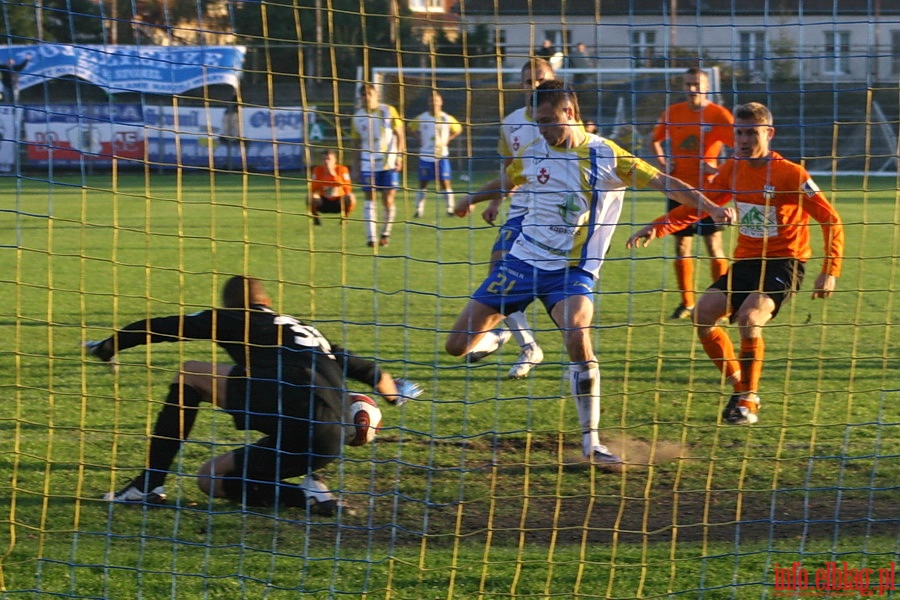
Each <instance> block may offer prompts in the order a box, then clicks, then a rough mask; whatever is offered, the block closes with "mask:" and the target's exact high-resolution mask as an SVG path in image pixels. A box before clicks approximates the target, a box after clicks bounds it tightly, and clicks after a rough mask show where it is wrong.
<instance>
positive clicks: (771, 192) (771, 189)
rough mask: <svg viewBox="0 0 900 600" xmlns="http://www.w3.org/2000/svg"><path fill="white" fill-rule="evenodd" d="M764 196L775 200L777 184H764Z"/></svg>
mask: <svg viewBox="0 0 900 600" xmlns="http://www.w3.org/2000/svg"><path fill="white" fill-rule="evenodd" d="M763 198H765V199H766V200H774V199H775V186H774V185H766V186H763Z"/></svg>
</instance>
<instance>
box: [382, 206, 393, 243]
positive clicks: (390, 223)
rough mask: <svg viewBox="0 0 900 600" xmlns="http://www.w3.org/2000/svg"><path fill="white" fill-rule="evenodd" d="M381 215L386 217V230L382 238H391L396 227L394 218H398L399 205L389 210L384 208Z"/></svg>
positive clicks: (383, 230) (383, 231)
mask: <svg viewBox="0 0 900 600" xmlns="http://www.w3.org/2000/svg"><path fill="white" fill-rule="evenodd" d="M381 214H382V215H383V217H384V229H382V230H381V237H389V236H390V235H391V229H392V228H393V227H394V217H396V216H397V205H396V204H392V205H391V206H390V207H389V208H384V209H383V210H382V211H381Z"/></svg>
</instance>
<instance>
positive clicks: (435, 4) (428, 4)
mask: <svg viewBox="0 0 900 600" xmlns="http://www.w3.org/2000/svg"><path fill="white" fill-rule="evenodd" d="M409 10H411V11H412V12H444V0H409Z"/></svg>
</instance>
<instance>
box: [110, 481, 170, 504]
mask: <svg viewBox="0 0 900 600" xmlns="http://www.w3.org/2000/svg"><path fill="white" fill-rule="evenodd" d="M103 499H104V500H106V501H107V502H116V503H119V504H153V505H159V504H165V503H166V488H164V487H163V486H161V485H160V486H157V487H155V488H153V489H152V490H150V491H149V492H145V491H143V490H139V489H138V488H137V486H135V485H134V483H129V484H128V485H127V486H125V487H124V488H122V489H121V490H119V491H118V492H108V493H106V494H104V495H103Z"/></svg>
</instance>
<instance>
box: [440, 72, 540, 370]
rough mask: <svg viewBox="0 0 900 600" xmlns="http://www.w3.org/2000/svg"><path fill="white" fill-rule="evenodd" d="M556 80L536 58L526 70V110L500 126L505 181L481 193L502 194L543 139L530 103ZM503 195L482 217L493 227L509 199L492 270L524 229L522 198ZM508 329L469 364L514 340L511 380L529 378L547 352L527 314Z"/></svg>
mask: <svg viewBox="0 0 900 600" xmlns="http://www.w3.org/2000/svg"><path fill="white" fill-rule="evenodd" d="M555 78H556V74H555V73H554V71H553V67H552V66H550V63H549V62H547V61H546V60H544V59H542V58H532V59H531V60H529V61H528V62H527V63H525V64H524V65H523V66H522V70H521V87H522V90H523V91H524V92H525V106H523V107H522V108H519V109H517V110H514V111H513V112H511V113H510V114H508V115H507V116H506V117H504V119H503V122H502V123H501V125H500V139H499V140H498V142H497V153H498V154H499V155H500V156H501V157H502V158H503V168H502V169H501V177H497V178H496V179H494V180H492V181H489V182H488V183H485V184H484V185H483V186H482V187H481V188H480V190H479V192H481V191H487V190H500V189H501V183H502V171H503V170H505V169H506V167H508V166H509V165H510V164H511V163H512V161H513V159H514V158H515V157H516V156H518V155H519V154H521V152H522V151H523V150H524V149H525V148H528V147H529V146H531V144H532V143H533V142H534V141H535V140H536V139H538V138H539V137H540V135H541V134H540V133H539V132H538V127H537V124H536V123H535V122H534V115H532V112H531V106H530V99H531V94H532V93H533V92H534V90H535V88H536V87H538V86H539V85H541V84H542V83H543V82H545V81H550V80H552V79H555ZM502 190H503V193H502V194H498V195H497V197H496V198H494V201H493V202H491V204H490V205H489V206H488V207H487V208H486V209H485V210H484V212H482V213H481V216H482V218H483V219H484V220H485V222H487V223H488V224H490V225H493V224H494V223H495V222H496V221H497V218H498V217H499V216H500V206H501V204H502V203H503V199H504V198H505V197H506V196H507V195H509V196H510V202H509V211H508V212H507V215H506V222H505V223H503V225H502V226H501V227H500V231H499V232H498V233H497V238H496V240H495V241H494V246H493V248H491V269H493V268H494V265H496V264H497V263H498V262H499V261H500V260H501V259H502V258H503V257H504V256H505V255H506V253H507V252H509V249H510V246H511V244H512V242H513V241H514V240H515V239H516V237H517V236H518V235H519V230H520V228H521V225H522V216H523V215H524V214H525V207H524V205H522V204H521V203H520V202H519V201H518V199H517V198H518V196H516V195H515V194H511V195H510V192H511V191H512V189H511V188H505V187H504V188H502ZM462 208H463V211H462V212H461V213H460V212H457V214H459V215H460V216H465V215H466V214H468V204H466V203H463V206H462ZM504 325H506V327H507V329H502V328H500V329H497V330H496V331H494V332H492V333H491V335H486V336H484V337H483V338H482V343H481V344H478V345H476V346H473V347H472V348H471V349H470V351H469V353H468V354H467V355H466V359H467V360H468V361H469V362H477V361H479V360H481V359H482V358H484V357H485V356H487V355H489V354H491V353H493V352H496V351H497V350H498V349H499V348H500V347H501V346H502V345H503V344H505V343H506V341H507V340H509V338H510V337H512V338H514V339H515V340H516V343H517V344H518V345H519V348H520V350H519V356H518V358H516V362H515V363H513V366H512V367H511V368H510V370H509V378H510V379H521V378H523V377H527V376H528V373H530V372H531V370H532V369H533V368H534V367H535V366H537V365H539V364H540V363H541V362H543V360H544V351H543V350H542V349H541V347H540V346H539V345H538V343H537V340H536V339H535V337H534V332H533V331H532V330H531V326H530V325H529V324H528V318H527V317H526V316H525V313H524V312H523V311H516V312H512V313H509V314H507V315H506V318H505V319H504Z"/></svg>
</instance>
